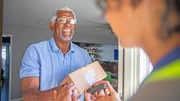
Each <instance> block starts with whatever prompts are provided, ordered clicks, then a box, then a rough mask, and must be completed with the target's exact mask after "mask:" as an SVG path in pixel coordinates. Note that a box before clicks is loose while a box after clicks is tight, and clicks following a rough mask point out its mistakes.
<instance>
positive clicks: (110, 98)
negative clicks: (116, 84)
mask: <svg viewBox="0 0 180 101" xmlns="http://www.w3.org/2000/svg"><path fill="white" fill-rule="evenodd" d="M100 84H106V86H107V87H106V88H105V89H103V90H100V91H97V92H95V93H93V94H92V93H88V92H87V90H86V91H85V99H86V101H121V100H120V97H119V96H118V93H117V92H116V91H115V90H114V89H113V87H112V86H111V85H110V83H109V82H108V81H99V82H96V83H95V84H94V86H97V85H100Z"/></svg>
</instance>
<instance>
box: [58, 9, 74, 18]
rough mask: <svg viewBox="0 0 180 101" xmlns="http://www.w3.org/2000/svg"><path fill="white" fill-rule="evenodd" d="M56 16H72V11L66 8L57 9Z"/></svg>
mask: <svg viewBox="0 0 180 101" xmlns="http://www.w3.org/2000/svg"><path fill="white" fill-rule="evenodd" d="M57 16H58V17H63V16H64V17H74V15H73V13H72V11H67V10H59V11H57Z"/></svg>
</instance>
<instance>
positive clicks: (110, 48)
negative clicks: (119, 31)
mask: <svg viewBox="0 0 180 101" xmlns="http://www.w3.org/2000/svg"><path fill="white" fill-rule="evenodd" d="M98 49H100V50H101V52H100V53H99V55H100V56H101V58H100V60H101V61H110V62H118V60H114V50H115V49H118V45H102V46H101V47H99V48H98Z"/></svg>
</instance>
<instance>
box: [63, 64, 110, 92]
mask: <svg viewBox="0 0 180 101" xmlns="http://www.w3.org/2000/svg"><path fill="white" fill-rule="evenodd" d="M106 76H107V74H106V72H105V71H104V70H103V68H102V67H101V65H100V64H99V62H98V61H95V62H92V63H91V64H88V65H86V66H84V67H82V68H80V69H78V70H76V71H74V72H72V73H70V74H69V75H68V76H67V77H66V78H65V79H64V80H63V81H62V82H61V84H64V83H66V82H68V83H70V82H73V83H74V85H75V86H76V87H77V89H78V91H79V93H80V94H81V93H83V92H84V90H85V89H87V88H89V87H90V86H92V85H93V84H94V83H95V82H97V81H100V80H103V79H104V78H105V77H106Z"/></svg>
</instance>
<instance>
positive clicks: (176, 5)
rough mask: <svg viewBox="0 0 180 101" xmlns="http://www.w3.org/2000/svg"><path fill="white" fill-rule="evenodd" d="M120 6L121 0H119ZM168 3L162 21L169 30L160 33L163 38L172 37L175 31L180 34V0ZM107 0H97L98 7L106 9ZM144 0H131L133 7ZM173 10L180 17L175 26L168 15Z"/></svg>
mask: <svg viewBox="0 0 180 101" xmlns="http://www.w3.org/2000/svg"><path fill="white" fill-rule="evenodd" d="M117 1H118V2H117V3H119V4H118V5H119V6H120V4H121V0H117ZM164 1H165V3H166V10H165V12H164V14H162V22H163V23H164V26H165V29H166V30H167V33H166V34H164V33H160V34H159V35H160V37H162V38H163V39H167V38H168V37H170V36H171V35H172V34H173V33H178V34H180V19H179V18H180V0H164ZM105 2H106V0H97V4H98V7H99V8H100V9H101V10H102V11H104V10H105V8H106V5H105ZM141 2H143V0H130V5H131V6H132V7H133V9H135V8H137V7H138V6H139V5H140V4H141ZM172 11H175V12H176V15H177V17H178V23H177V25H175V26H170V25H169V23H167V22H168V16H169V15H170V13H171V12H172Z"/></svg>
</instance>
